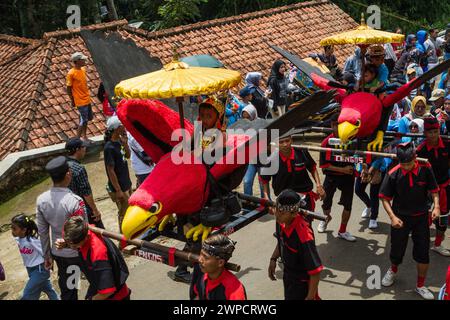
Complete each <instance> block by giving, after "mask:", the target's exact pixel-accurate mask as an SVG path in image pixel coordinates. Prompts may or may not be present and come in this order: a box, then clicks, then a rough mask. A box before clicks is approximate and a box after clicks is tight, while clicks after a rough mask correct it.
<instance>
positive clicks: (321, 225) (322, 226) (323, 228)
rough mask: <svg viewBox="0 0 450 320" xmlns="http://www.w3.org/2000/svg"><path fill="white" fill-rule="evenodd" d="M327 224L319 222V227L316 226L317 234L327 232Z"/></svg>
mask: <svg viewBox="0 0 450 320" xmlns="http://www.w3.org/2000/svg"><path fill="white" fill-rule="evenodd" d="M327 226H328V222H327V221H320V222H319V225H318V226H317V232H319V233H324V232H325V231H326V230H327Z"/></svg>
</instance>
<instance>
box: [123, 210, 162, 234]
mask: <svg viewBox="0 0 450 320" xmlns="http://www.w3.org/2000/svg"><path fill="white" fill-rule="evenodd" d="M158 213H159V211H158V212H156V213H151V212H150V211H147V210H144V209H142V208H141V207H138V206H131V207H129V208H128V209H127V212H126V213H125V217H124V219H123V221H122V234H123V235H124V236H125V238H126V239H133V238H136V237H138V236H139V235H141V234H142V233H144V232H145V231H147V230H148V229H150V228H152V227H154V226H155V225H156V224H157V223H158V217H157V215H158Z"/></svg>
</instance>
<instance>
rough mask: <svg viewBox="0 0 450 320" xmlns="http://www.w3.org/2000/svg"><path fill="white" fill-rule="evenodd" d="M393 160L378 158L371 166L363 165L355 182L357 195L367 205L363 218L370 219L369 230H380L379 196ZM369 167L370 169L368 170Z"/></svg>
mask: <svg viewBox="0 0 450 320" xmlns="http://www.w3.org/2000/svg"><path fill="white" fill-rule="evenodd" d="M390 163H391V160H390V159H388V158H377V159H376V160H375V161H373V162H372V163H371V164H370V166H367V165H365V164H364V165H362V167H363V168H362V172H361V175H360V176H359V177H357V178H356V181H355V194H356V195H357V196H358V198H360V199H361V201H362V202H364V204H365V205H366V208H365V209H364V211H363V212H362V215H361V217H362V218H369V219H370V220H369V229H376V228H378V222H377V220H378V212H379V207H380V199H379V198H378V194H379V191H380V187H381V182H382V181H383V178H384V175H385V173H386V171H387V168H388V167H389V164H390ZM367 167H369V168H368V169H367ZM369 184H370V195H368V194H367V193H366V188H367V185H369Z"/></svg>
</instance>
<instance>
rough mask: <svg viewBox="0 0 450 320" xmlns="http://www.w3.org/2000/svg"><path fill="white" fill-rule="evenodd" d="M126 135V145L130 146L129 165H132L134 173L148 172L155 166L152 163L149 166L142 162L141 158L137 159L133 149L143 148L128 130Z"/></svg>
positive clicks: (140, 149)
mask: <svg viewBox="0 0 450 320" xmlns="http://www.w3.org/2000/svg"><path fill="white" fill-rule="evenodd" d="M127 136H128V146H129V147H130V151H131V166H132V167H133V170H134V173H135V174H136V175H141V174H149V173H150V172H152V170H153V168H154V167H155V166H154V165H152V166H149V165H147V164H145V163H144V162H142V160H141V159H139V157H138V156H137V155H136V153H135V151H134V150H136V151H138V152H142V151H144V149H143V148H142V147H141V145H140V144H139V143H138V142H137V141H136V139H134V138H133V136H132V135H131V134H130V133H129V132H127Z"/></svg>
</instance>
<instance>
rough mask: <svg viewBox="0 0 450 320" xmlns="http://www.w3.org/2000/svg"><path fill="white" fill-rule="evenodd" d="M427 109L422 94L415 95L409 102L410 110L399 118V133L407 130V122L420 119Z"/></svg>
mask: <svg viewBox="0 0 450 320" xmlns="http://www.w3.org/2000/svg"><path fill="white" fill-rule="evenodd" d="M426 111H427V100H426V99H425V97H424V96H416V97H415V98H414V99H413V101H412V102H411V110H410V111H409V113H408V114H407V115H405V116H404V117H403V118H401V119H400V121H399V124H398V132H399V133H408V132H409V123H410V122H411V121H412V120H414V119H422V118H423V117H424V116H425V113H426Z"/></svg>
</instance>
